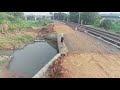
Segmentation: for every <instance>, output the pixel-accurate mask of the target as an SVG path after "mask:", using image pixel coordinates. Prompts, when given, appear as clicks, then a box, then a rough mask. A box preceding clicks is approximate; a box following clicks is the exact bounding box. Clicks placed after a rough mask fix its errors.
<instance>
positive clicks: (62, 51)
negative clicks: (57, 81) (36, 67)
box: [32, 33, 68, 78]
mask: <svg viewBox="0 0 120 90" xmlns="http://www.w3.org/2000/svg"><path fill="white" fill-rule="evenodd" d="M60 41H61V34H58V33H57V43H58V50H59V53H58V54H57V55H56V56H55V57H53V58H52V59H51V60H50V61H49V62H48V63H47V64H46V65H45V66H44V67H43V68H42V69H41V70H40V71H39V72H38V73H37V74H36V75H35V76H33V77H32V78H49V77H48V69H49V66H50V65H52V63H53V62H54V61H55V60H57V58H59V57H60V56H61V54H65V53H66V52H68V49H67V47H66V45H65V44H64V46H63V48H61V42H60Z"/></svg>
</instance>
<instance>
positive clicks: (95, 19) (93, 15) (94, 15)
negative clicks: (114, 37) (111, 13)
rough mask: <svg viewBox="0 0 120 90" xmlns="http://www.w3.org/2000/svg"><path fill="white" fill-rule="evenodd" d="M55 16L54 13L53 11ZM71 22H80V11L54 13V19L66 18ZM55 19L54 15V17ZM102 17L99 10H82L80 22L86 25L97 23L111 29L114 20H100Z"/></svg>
mask: <svg viewBox="0 0 120 90" xmlns="http://www.w3.org/2000/svg"><path fill="white" fill-rule="evenodd" d="M51 15H52V16H53V13H51ZM67 18H68V19H69V20H68V21H70V22H75V23H78V19H79V12H69V14H66V13H62V12H58V13H54V20H65V21H67ZM52 19H53V17H52ZM101 19H102V17H101V16H100V15H99V13H98V12H80V23H81V24H84V25H95V26H100V27H103V28H105V29H111V27H112V21H111V20H109V19H104V20H102V21H101V22H100V20H101Z"/></svg>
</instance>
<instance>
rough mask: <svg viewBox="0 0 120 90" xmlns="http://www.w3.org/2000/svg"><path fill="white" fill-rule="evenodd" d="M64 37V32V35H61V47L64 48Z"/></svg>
mask: <svg viewBox="0 0 120 90" xmlns="http://www.w3.org/2000/svg"><path fill="white" fill-rule="evenodd" d="M63 42H64V37H63V34H62V36H61V48H63V45H64V43H63Z"/></svg>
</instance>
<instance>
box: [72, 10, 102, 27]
mask: <svg viewBox="0 0 120 90" xmlns="http://www.w3.org/2000/svg"><path fill="white" fill-rule="evenodd" d="M78 19H79V12H70V21H72V22H76V23H78ZM99 20H100V16H99V14H98V13H97V12H81V13H80V22H82V21H83V24H90V25H91V24H92V25H96V24H98V23H99Z"/></svg>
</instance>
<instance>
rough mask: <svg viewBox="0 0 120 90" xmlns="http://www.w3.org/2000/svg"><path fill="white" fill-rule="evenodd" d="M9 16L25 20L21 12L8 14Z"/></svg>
mask: <svg viewBox="0 0 120 90" xmlns="http://www.w3.org/2000/svg"><path fill="white" fill-rule="evenodd" d="M9 14H11V15H13V16H14V17H15V18H20V19H25V16H24V13H23V12H9Z"/></svg>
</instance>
